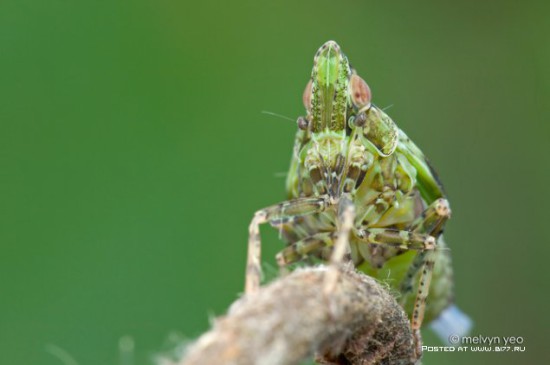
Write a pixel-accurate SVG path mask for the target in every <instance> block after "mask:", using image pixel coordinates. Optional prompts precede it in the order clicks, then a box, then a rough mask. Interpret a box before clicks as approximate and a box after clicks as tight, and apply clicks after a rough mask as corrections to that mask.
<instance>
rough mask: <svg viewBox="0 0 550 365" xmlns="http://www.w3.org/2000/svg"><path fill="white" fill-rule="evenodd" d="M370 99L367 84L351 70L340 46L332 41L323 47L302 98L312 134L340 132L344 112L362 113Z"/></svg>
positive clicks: (315, 59)
mask: <svg viewBox="0 0 550 365" xmlns="http://www.w3.org/2000/svg"><path fill="white" fill-rule="evenodd" d="M370 99H371V92H370V89H369V87H368V85H367V83H366V82H365V81H364V80H363V79H362V78H360V77H359V76H358V75H357V74H356V73H355V71H354V70H353V69H352V68H351V66H350V64H349V62H348V59H347V57H346V55H345V54H344V53H343V52H342V50H341V49H340V46H339V45H338V44H337V43H336V42H334V41H328V42H326V43H325V44H323V45H322V46H321V48H319V50H318V51H317V53H316V54H315V58H314V60H313V70H312V71H311V78H310V80H309V82H308V84H307V86H306V88H305V90H304V95H303V101H304V106H305V107H306V109H307V112H308V117H309V118H308V119H309V123H311V130H312V132H321V131H324V130H331V131H342V130H344V129H345V128H346V123H347V118H348V117H349V115H348V114H349V113H348V109H350V108H351V107H355V109H363V110H366V109H368V107H370Z"/></svg>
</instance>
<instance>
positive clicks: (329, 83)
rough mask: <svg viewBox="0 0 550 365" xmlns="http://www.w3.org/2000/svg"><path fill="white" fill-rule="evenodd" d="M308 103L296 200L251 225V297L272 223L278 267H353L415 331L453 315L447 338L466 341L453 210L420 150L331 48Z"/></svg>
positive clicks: (260, 214)
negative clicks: (458, 299)
mask: <svg viewBox="0 0 550 365" xmlns="http://www.w3.org/2000/svg"><path fill="white" fill-rule="evenodd" d="M303 102H304V106H305V108H306V112H307V114H306V116H305V117H299V118H298V120H297V124H298V132H297V134H296V138H295V144H294V151H293V155H292V161H291V165H290V170H289V173H288V177H287V182H286V188H287V193H288V197H289V200H287V201H284V202H282V203H279V204H276V205H272V206H269V207H267V208H264V209H261V210H259V211H257V212H256V214H255V215H254V218H253V219H252V222H251V223H250V227H249V242H248V261H247V272H246V287H245V291H246V293H251V292H254V291H256V290H257V289H258V287H259V285H260V277H261V269H260V234H259V226H260V225H261V224H263V223H270V224H271V225H272V226H274V227H276V228H278V229H279V230H280V232H281V234H282V236H283V237H284V239H285V241H286V242H287V246H286V248H285V249H283V250H282V251H281V252H279V254H277V263H278V264H279V266H280V267H281V268H284V267H286V266H288V265H291V264H294V263H297V262H304V261H305V262H314V261H315V260H322V261H327V262H331V263H334V264H339V263H342V262H344V261H349V260H351V261H353V263H354V265H355V266H356V267H357V268H358V269H359V270H361V271H363V272H365V273H366V274H368V275H370V276H373V277H375V278H377V279H379V280H381V281H384V282H386V283H388V284H389V285H390V287H391V288H393V290H394V292H396V293H398V295H399V299H400V300H401V302H402V305H403V307H404V308H405V309H406V311H407V312H408V313H409V315H410V317H411V327H412V329H413V330H415V331H416V332H417V331H418V329H419V328H420V326H421V325H422V323H423V321H424V322H429V321H430V320H432V319H434V318H437V317H438V316H439V315H440V314H441V313H442V312H444V310H445V309H447V308H453V309H452V311H451V314H448V315H446V316H444V317H445V322H446V323H447V324H445V325H444V327H446V328H443V329H442V330H441V331H440V332H444V333H455V334H460V333H457V331H455V330H457V326H458V327H460V326H462V327H468V325H467V324H464V319H465V320H466V321H467V319H466V318H467V317H465V316H464V315H461V314H460V312H458V310H456V309H454V307H452V306H451V304H452V299H453V283H452V268H451V262H450V256H449V250H448V249H446V247H445V243H444V241H443V229H444V226H445V223H446V222H447V220H448V219H449V218H450V216H451V209H450V207H449V202H448V201H447V199H446V197H445V192H444V190H443V187H442V185H441V183H440V182H439V179H438V177H437V175H436V173H435V171H434V170H433V168H432V167H431V166H430V164H429V163H428V160H427V159H426V157H425V156H424V154H423V153H422V151H421V150H420V149H419V148H418V147H417V146H416V145H415V144H414V143H413V142H412V141H411V140H410V139H409V138H408V137H407V135H406V134H405V133H404V132H403V131H402V130H400V129H399V128H398V127H397V126H396V124H395V123H394V122H393V120H392V119H391V118H390V117H389V116H388V115H387V114H386V113H384V111H383V110H381V109H380V108H378V107H376V106H375V105H374V104H372V103H371V90H370V88H369V86H368V85H367V83H366V82H365V81H364V80H363V79H362V78H361V77H360V76H359V75H358V74H357V72H356V71H355V70H354V69H353V68H352V67H351V66H350V64H349V62H348V59H347V57H346V56H345V55H344V53H342V51H341V49H340V47H339V46H338V44H336V43H335V42H333V41H329V42H326V43H325V44H324V45H323V46H321V48H319V50H318V51H317V53H316V55H315V58H314V64H313V70H312V73H311V79H310V80H309V83H308V84H307V86H306V88H305V91H304V94H303ZM413 294H414V295H413ZM447 312H449V311H447ZM460 316H462V319H463V320H461V319H460ZM454 317H458V319H457V318H454ZM460 322H462V324H460ZM463 329H464V328H463ZM463 329H462V330H460V329H459V331H458V332H463ZM453 331H454V332H453Z"/></svg>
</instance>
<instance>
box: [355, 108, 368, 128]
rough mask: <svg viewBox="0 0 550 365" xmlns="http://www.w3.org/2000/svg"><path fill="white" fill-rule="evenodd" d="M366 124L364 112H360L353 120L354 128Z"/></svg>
mask: <svg viewBox="0 0 550 365" xmlns="http://www.w3.org/2000/svg"><path fill="white" fill-rule="evenodd" d="M366 122H367V115H366V114H365V112H361V113H359V114H357V116H356V117H355V119H353V124H354V125H355V126H356V127H362V126H364V125H365V123H366Z"/></svg>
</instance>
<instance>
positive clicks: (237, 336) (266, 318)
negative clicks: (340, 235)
mask: <svg viewBox="0 0 550 365" xmlns="http://www.w3.org/2000/svg"><path fill="white" fill-rule="evenodd" d="M328 270H336V269H333V268H327V267H323V266H320V267H315V268H304V269H299V270H296V271H294V272H293V273H291V274H290V275H288V276H285V277H283V278H280V279H278V280H276V281H274V282H272V283H271V284H269V285H267V286H265V287H263V288H261V290H260V291H259V292H258V293H256V294H254V295H250V296H245V297H243V298H241V299H239V300H237V301H236V302H235V303H234V304H233V305H232V306H231V308H230V310H229V313H228V314H227V315H225V316H223V317H221V318H218V319H216V320H215V322H214V324H213V328H212V329H211V330H210V331H209V332H207V333H205V334H203V335H202V336H201V337H200V338H199V339H198V340H197V341H196V342H195V343H194V344H193V345H192V346H191V347H190V348H189V350H188V352H187V354H186V356H185V357H184V359H182V360H181V361H180V362H179V363H178V365H199V364H201V365H203V364H217V365H253V364H262V365H264V364H265V365H292V364H298V363H300V361H302V360H303V359H305V358H308V357H311V356H316V357H317V361H319V362H320V363H323V364H365V365H366V364H413V363H414V362H415V361H416V360H417V359H416V357H415V350H414V345H413V342H414V341H413V335H412V333H411V330H410V324H409V321H408V319H407V316H406V315H405V313H404V312H403V310H402V308H401V307H400V306H399V305H398V304H397V303H396V302H395V300H394V298H393V297H392V296H391V295H390V294H389V293H388V292H387V290H385V289H384V288H383V287H382V286H380V284H378V283H377V282H376V281H375V280H374V279H372V278H370V277H368V276H366V275H363V274H360V273H357V272H356V271H355V269H353V267H352V266H345V267H343V268H342V269H341V270H339V271H340V275H339V279H338V285H336V287H335V289H334V290H333V291H332V292H331V293H330V295H326V294H324V292H323V283H324V277H325V274H326V273H327V272H328Z"/></svg>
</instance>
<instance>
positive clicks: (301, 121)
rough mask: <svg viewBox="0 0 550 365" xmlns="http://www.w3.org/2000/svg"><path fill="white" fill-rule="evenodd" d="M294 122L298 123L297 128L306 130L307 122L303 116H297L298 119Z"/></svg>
mask: <svg viewBox="0 0 550 365" xmlns="http://www.w3.org/2000/svg"><path fill="white" fill-rule="evenodd" d="M296 124H298V128H300V129H301V130H303V131H305V130H307V126H308V124H309V122H308V121H307V119H306V118H304V117H298V119H297V120H296Z"/></svg>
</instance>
